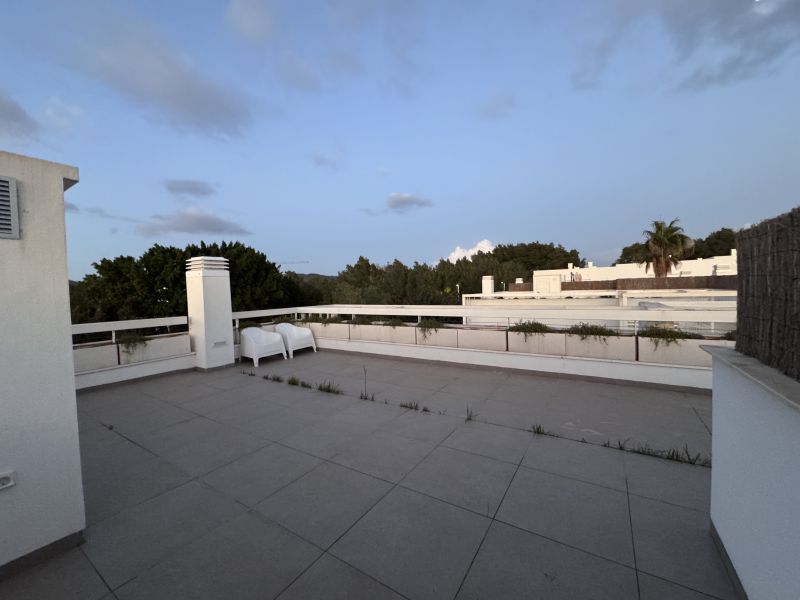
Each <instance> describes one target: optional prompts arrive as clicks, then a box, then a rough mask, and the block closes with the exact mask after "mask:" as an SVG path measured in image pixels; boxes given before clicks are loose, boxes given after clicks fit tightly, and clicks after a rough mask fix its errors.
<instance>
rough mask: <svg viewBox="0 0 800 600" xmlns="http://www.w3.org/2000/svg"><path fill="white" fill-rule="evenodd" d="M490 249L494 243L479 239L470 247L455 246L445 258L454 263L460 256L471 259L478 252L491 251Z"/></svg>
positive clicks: (492, 248)
mask: <svg viewBox="0 0 800 600" xmlns="http://www.w3.org/2000/svg"><path fill="white" fill-rule="evenodd" d="M492 250H494V244H493V243H492V242H490V241H489V240H481V241H480V242H478V243H477V244H475V245H474V246H473V247H472V248H462V247H461V246H456V249H455V250H453V251H452V252H451V253H450V254H449V255H448V257H447V260H449V261H450V262H451V263H454V262H456V261H457V260H459V259H461V258H467V259H472V257H473V256H475V255H476V254H477V253H478V252H491V251H492Z"/></svg>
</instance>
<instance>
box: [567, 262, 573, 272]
mask: <svg viewBox="0 0 800 600" xmlns="http://www.w3.org/2000/svg"><path fill="white" fill-rule="evenodd" d="M572 267H573V264H572V263H567V268H568V269H569V270H570V271H572Z"/></svg>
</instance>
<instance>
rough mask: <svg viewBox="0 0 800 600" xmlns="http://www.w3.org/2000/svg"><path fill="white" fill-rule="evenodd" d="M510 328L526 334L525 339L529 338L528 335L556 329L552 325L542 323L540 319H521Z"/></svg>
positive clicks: (541, 333)
mask: <svg viewBox="0 0 800 600" xmlns="http://www.w3.org/2000/svg"><path fill="white" fill-rule="evenodd" d="M508 330H509V331H515V332H517V333H521V334H523V335H524V336H525V341H527V340H528V336H531V335H543V334H545V333H549V332H552V331H554V329H553V328H552V327H549V326H547V325H545V324H544V323H540V322H539V321H520V322H519V323H517V324H516V325H512V326H511V327H509V328H508Z"/></svg>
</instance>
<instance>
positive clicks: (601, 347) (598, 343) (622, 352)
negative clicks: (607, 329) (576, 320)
mask: <svg viewBox="0 0 800 600" xmlns="http://www.w3.org/2000/svg"><path fill="white" fill-rule="evenodd" d="M566 337H567V344H566V346H567V353H566V356H580V357H583V358H602V359H604V360H629V361H633V360H636V340H635V339H634V338H633V337H627V336H613V335H610V336H608V337H605V338H597V337H594V336H589V337H586V338H581V336H579V335H567V336H566Z"/></svg>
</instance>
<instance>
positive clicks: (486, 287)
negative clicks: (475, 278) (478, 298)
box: [481, 275, 494, 294]
mask: <svg viewBox="0 0 800 600" xmlns="http://www.w3.org/2000/svg"><path fill="white" fill-rule="evenodd" d="M481 293H482V294H494V276H493V275H484V276H483V278H482V279H481Z"/></svg>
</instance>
